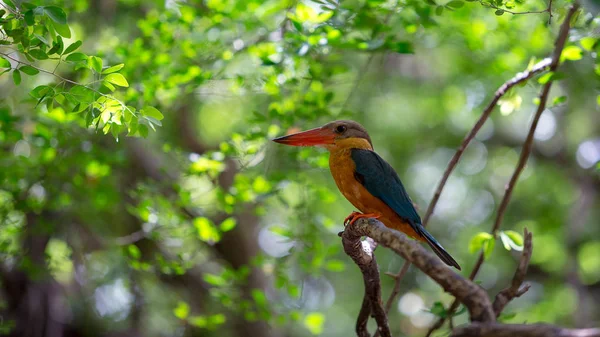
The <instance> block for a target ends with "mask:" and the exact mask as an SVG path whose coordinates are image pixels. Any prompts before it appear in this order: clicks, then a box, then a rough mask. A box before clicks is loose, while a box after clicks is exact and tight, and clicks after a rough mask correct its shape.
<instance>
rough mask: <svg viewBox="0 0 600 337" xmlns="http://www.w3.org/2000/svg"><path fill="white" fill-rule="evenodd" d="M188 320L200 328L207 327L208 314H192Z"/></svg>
mask: <svg viewBox="0 0 600 337" xmlns="http://www.w3.org/2000/svg"><path fill="white" fill-rule="evenodd" d="M188 322H189V323H190V324H191V325H193V326H195V327H198V328H205V327H206V326H207V325H208V319H206V316H200V315H199V316H192V317H190V319H189V320H188Z"/></svg>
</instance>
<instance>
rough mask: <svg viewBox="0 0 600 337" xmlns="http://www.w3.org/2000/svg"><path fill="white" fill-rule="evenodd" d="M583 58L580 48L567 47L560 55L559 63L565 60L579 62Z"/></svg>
mask: <svg viewBox="0 0 600 337" xmlns="http://www.w3.org/2000/svg"><path fill="white" fill-rule="evenodd" d="M582 57H583V52H582V50H581V48H579V47H577V46H567V47H565V49H563V51H562V54H560V61H561V62H563V61H565V60H568V61H577V60H581V58H582Z"/></svg>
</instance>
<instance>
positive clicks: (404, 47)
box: [389, 41, 415, 54]
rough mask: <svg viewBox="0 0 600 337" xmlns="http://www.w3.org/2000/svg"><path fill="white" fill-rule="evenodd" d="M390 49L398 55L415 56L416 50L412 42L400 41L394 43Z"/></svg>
mask: <svg viewBox="0 0 600 337" xmlns="http://www.w3.org/2000/svg"><path fill="white" fill-rule="evenodd" d="M389 48H390V49H391V50H393V51H395V52H396V53H398V54H414V53H415V50H414V47H413V44H412V42H408V41H398V42H394V43H392V44H391V45H390V46H389Z"/></svg>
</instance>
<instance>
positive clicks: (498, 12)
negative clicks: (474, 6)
mask: <svg viewBox="0 0 600 337" xmlns="http://www.w3.org/2000/svg"><path fill="white" fill-rule="evenodd" d="M494 14H496V15H498V16H502V15H503V14H504V9H498V10H496V11H495V12H494Z"/></svg>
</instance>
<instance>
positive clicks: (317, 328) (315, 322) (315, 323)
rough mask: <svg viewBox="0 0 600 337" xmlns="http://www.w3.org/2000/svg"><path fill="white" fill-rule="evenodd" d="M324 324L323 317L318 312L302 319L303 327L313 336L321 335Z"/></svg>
mask: <svg viewBox="0 0 600 337" xmlns="http://www.w3.org/2000/svg"><path fill="white" fill-rule="evenodd" d="M324 323H325V316H324V315H323V314H322V313H319V312H311V313H309V314H308V315H306V317H304V326H305V327H306V328H307V329H308V331H310V333H312V334H313V335H320V334H321V333H323V324H324Z"/></svg>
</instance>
